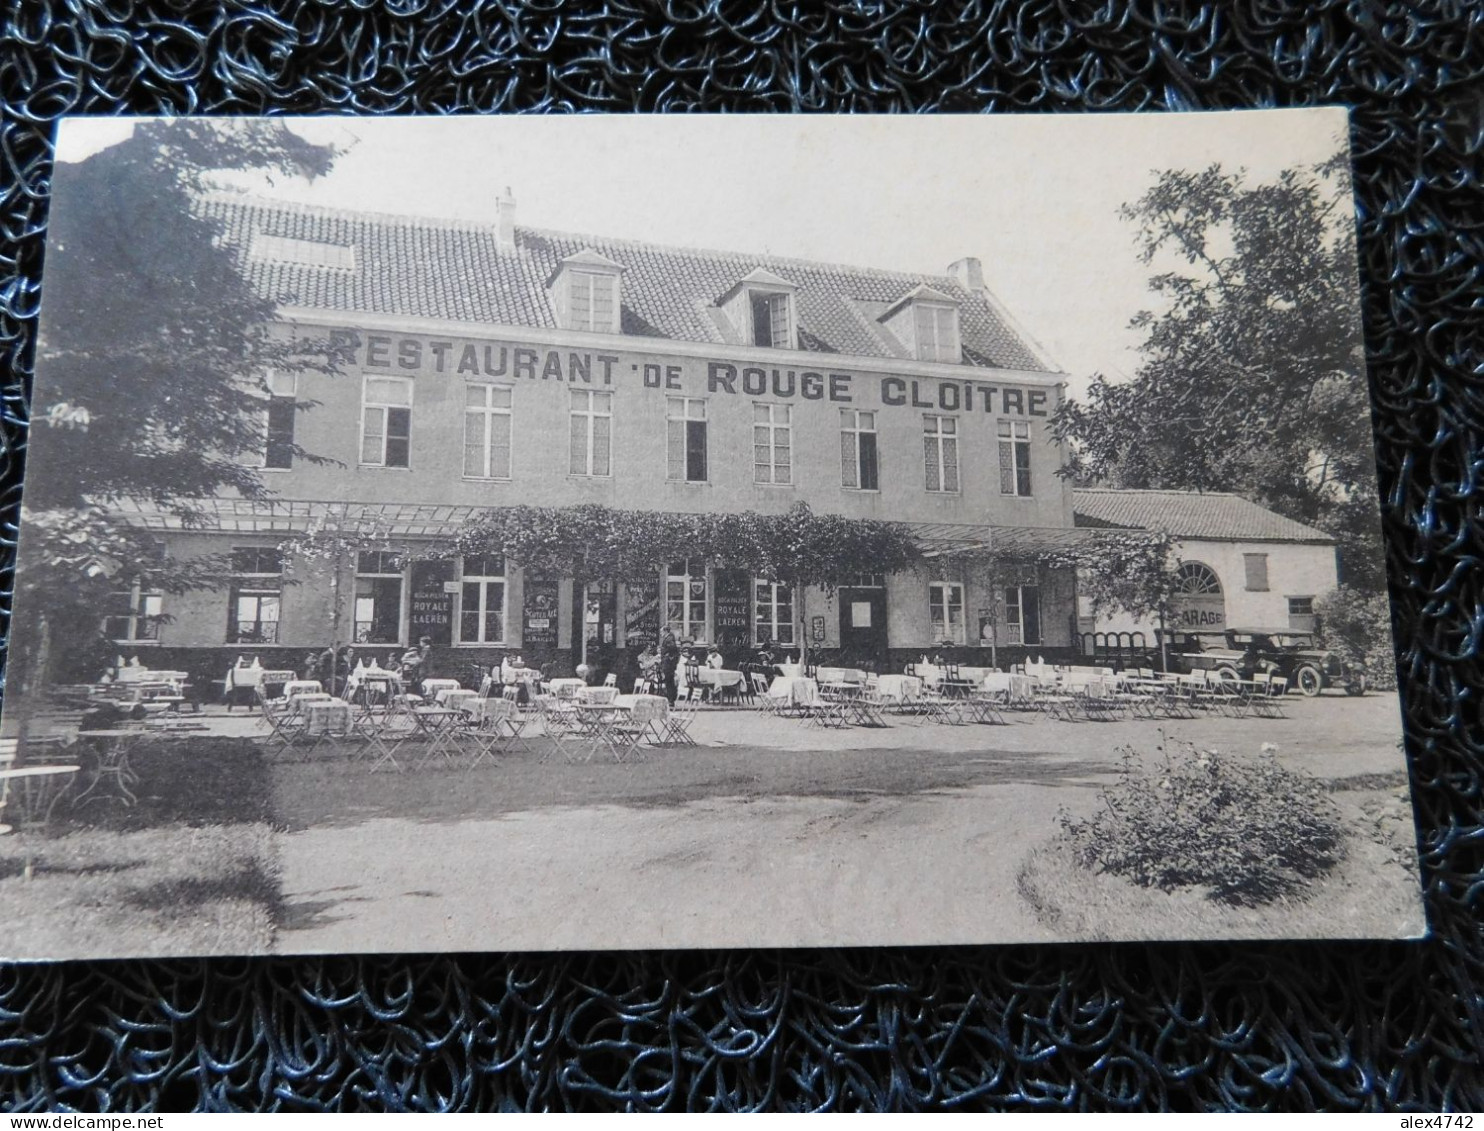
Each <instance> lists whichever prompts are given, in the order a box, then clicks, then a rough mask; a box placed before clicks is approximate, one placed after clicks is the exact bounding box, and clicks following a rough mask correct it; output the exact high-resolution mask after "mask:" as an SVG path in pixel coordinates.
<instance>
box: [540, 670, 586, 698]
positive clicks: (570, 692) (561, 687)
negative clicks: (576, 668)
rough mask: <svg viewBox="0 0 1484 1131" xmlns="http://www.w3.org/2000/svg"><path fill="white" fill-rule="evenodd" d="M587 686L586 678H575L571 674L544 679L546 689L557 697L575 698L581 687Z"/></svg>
mask: <svg viewBox="0 0 1484 1131" xmlns="http://www.w3.org/2000/svg"><path fill="white" fill-rule="evenodd" d="M586 686H587V680H585V679H575V678H573V677H571V676H562V677H561V678H559V679H549V680H547V681H546V690H547V691H549V692H551V693H552V694H553V695H555V696H556V697H557V698H558V699H575V698H577V696H578V694H579V693H580V691H581V689H582V688H584V687H586Z"/></svg>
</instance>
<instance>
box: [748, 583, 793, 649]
mask: <svg viewBox="0 0 1484 1131" xmlns="http://www.w3.org/2000/svg"><path fill="white" fill-rule="evenodd" d="M770 641H771V642H772V643H774V644H792V643H793V642H794V593H793V589H792V588H790V587H789V586H787V585H780V584H778V582H776V581H768V580H767V579H765V578H761V577H757V578H754V579H753V582H752V642H753V643H754V644H757V645H763V644H767V643H769V642H770Z"/></svg>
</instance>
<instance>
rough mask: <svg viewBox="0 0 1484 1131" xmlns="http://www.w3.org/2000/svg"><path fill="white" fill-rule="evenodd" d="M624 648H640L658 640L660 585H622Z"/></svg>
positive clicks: (634, 583)
mask: <svg viewBox="0 0 1484 1131" xmlns="http://www.w3.org/2000/svg"><path fill="white" fill-rule="evenodd" d="M623 624H624V641H625V643H624V646H625V647H626V648H642V647H643V646H644V645H643V644H642V643H640V640H641V638H642V640H643V641H645V642H647V643H650V644H655V643H658V641H659V638H660V583H659V582H658V581H630V582H628V583H627V584H625V585H624V614H623Z"/></svg>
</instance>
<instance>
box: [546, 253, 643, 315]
mask: <svg viewBox="0 0 1484 1131" xmlns="http://www.w3.org/2000/svg"><path fill="white" fill-rule="evenodd" d="M623 272H624V266H623V264H621V263H616V262H614V261H613V260H612V259H609V258H608V257H607V256H605V255H599V254H598V253H597V252H595V251H590V250H583V251H579V252H578V253H577V254H576V255H569V256H567V257H566V258H565V259H563V260H562V261H561V262H560V263H558V264H557V269H556V270H555V271H553V272H552V273H551V277H550V278H549V279H548V280H547V281H546V291H547V294H548V295H549V296H550V298H551V304H552V306H553V308H555V310H556V315H557V322H558V324H559V325H561V326H562V328H563V329H566V330H581V331H584V332H586V333H591V334H617V333H619V332H620V327H621V325H622V321H621V318H620V312H621V310H622V306H623Z"/></svg>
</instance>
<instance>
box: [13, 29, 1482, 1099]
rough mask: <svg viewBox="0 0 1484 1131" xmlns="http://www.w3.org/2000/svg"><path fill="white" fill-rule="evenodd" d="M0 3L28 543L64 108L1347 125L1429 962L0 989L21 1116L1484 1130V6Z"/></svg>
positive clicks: (875, 966)
mask: <svg viewBox="0 0 1484 1131" xmlns="http://www.w3.org/2000/svg"><path fill="white" fill-rule="evenodd" d="M3 4H4V7H3V10H4V12H5V21H6V26H5V31H4V32H3V36H0V99H3V127H0V128H3V134H0V162H3V166H4V172H5V177H4V189H5V198H4V228H3V231H0V260H3V266H0V307H3V309H0V358H3V370H0V377H3V381H4V397H5V401H4V403H5V420H4V436H5V441H6V448H5V450H4V453H3V457H4V460H5V468H4V475H5V480H4V482H5V485H6V489H5V494H4V504H5V513H4V517H5V520H6V521H7V523H8V525H7V527H6V529H7V530H10V531H11V532H13V530H14V525H13V524H14V518H15V514H16V502H17V484H18V482H19V476H20V463H21V461H20V450H21V445H22V444H23V443H24V439H25V434H26V409H25V403H26V402H25V395H24V388H23V383H24V382H25V380H26V378H27V376H28V373H29V365H30V359H31V353H30V335H31V334H32V332H33V330H34V325H35V323H34V316H35V311H36V306H37V301H38V295H39V286H38V271H39V268H40V265H41V257H42V234H43V227H44V224H45V219H46V193H47V180H48V175H49V157H48V136H49V133H50V129H51V123H52V121H53V120H54V119H55V118H56V117H57V116H58V115H59V114H63V113H93V114H108V113H162V112H169V113H260V112H264V111H278V112H292V113H349V112H364V113H388V112H391V113H404V114H405V113H413V112H449V111H475V110H478V111H536V112H565V111H571V110H577V109H582V110H665V111H690V110H732V111H742V110H748V111H791V110H815V111H820V110H860V111H864V110H873V111H933V110H993V111H1011V110H1035V111H1052V110H1061V111H1086V110H1091V109H1098V110H1146V111H1160V110H1171V109H1194V108H1216V107H1255V106H1298V105H1312V104H1317V103H1347V104H1350V105H1351V106H1353V107H1354V117H1353V135H1352V141H1353V145H1354V151H1355V166H1356V184H1357V191H1358V193H1359V217H1360V236H1361V238H1360V252H1361V258H1362V274H1363V282H1364V288H1365V318H1366V344H1367V346H1368V349H1369V352H1370V375H1371V381H1372V383H1373V388H1374V391H1375V395H1376V398H1377V404H1378V406H1379V409H1378V415H1377V421H1378V430H1379V437H1380V467H1381V484H1382V491H1383V505H1384V509H1385V513H1386V530H1387V534H1388V537H1389V540H1390V550H1391V564H1392V568H1393V573H1392V580H1393V585H1394V592H1395V595H1396V598H1397V601H1398V608H1399V611H1400V616H1401V621H1402V624H1403V629H1402V648H1403V652H1404V655H1403V657H1402V663H1403V676H1404V683H1405V691H1404V695H1405V701H1406V709H1407V717H1408V722H1409V728H1410V735H1411V737H1410V742H1409V751H1410V755H1411V765H1412V774H1413V782H1414V788H1415V791H1416V799H1417V807H1418V814H1419V820H1420V826H1421V838H1422V850H1423V863H1424V869H1425V880H1426V884H1427V893H1428V913H1429V917H1430V920H1431V923H1432V927H1433V930H1434V937H1433V938H1432V939H1431V940H1429V941H1427V942H1425V943H1422V944H1410V945H1403V944H1370V945H1263V946H1254V945H1243V946H1216V945H1202V946H1111V947H1053V946H1037V947H1025V948H995V949H954V950H914V951H871V952H793V953H790V952H767V953H743V952H718V953H700V954H688V955H657V954H652V955H570V956H553V957H545V956H503V955H501V956H487V957H433V958H391V959H374V960H348V959H331V960H324V961H314V960H299V961H230V962H228V961H211V962H200V963H180V962H175V963H159V962H119V963H96V964H70V965H63V966H55V967H20V968H18V967H11V968H3V967H0V1109H11V1110H13V1109H15V1108H17V1107H20V1108H44V1107H51V1106H58V1105H69V1106H74V1107H78V1108H84V1109H90V1108H97V1107H112V1108H115V1109H126V1108H140V1107H145V1106H159V1107H162V1108H165V1109H167V1110H170V1109H178V1108H182V1107H188V1106H203V1107H208V1108H233V1107H245V1108H259V1107H275V1106H276V1107H283V1108H289V1109H302V1108H316V1107H341V1108H418V1109H423V1108H442V1107H515V1108H524V1107H530V1108H543V1107H548V1108H614V1107H635V1108H672V1109H674V1108H707V1107H713V1108H742V1107H762V1108H779V1107H784V1108H844V1109H851V1108H915V1107H932V1106H969V1107H1002V1108H1014V1109H1027V1108H1143V1107H1171V1108H1178V1109H1190V1108H1205V1107H1214V1108H1312V1107H1323V1108H1331V1109H1341V1110H1350V1109H1370V1108H1393V1107H1426V1108H1440V1107H1454V1108H1463V1109H1478V1108H1480V1107H1481V1106H1484V1085H1481V1073H1480V1069H1479V1058H1480V1052H1479V1049H1480V1043H1481V1038H1480V1020H1481V998H1480V992H1479V987H1480V985H1481V980H1480V964H1481V959H1484V936H1481V930H1480V928H1481V915H1480V910H1479V907H1478V903H1479V900H1480V896H1481V894H1484V883H1481V874H1480V861H1481V851H1484V825H1481V818H1480V795H1479V791H1480V778H1481V773H1480V755H1481V749H1484V746H1481V744H1484V721H1481V718H1480V714H1479V707H1478V702H1477V699H1478V690H1477V689H1478V688H1479V687H1480V686H1481V681H1480V658H1479V650H1478V649H1479V645H1478V637H1479V633H1480V631H1481V630H1484V621H1481V620H1480V619H1479V618H1478V616H1477V615H1476V609H1475V607H1476V604H1477V602H1478V597H1479V589H1480V579H1479V575H1478V573H1477V571H1476V569H1475V568H1474V567H1475V566H1476V561H1477V555H1478V554H1479V552H1480V549H1481V546H1480V528H1479V514H1478V502H1477V498H1478V489H1477V487H1476V484H1475V476H1476V474H1477V468H1478V466H1479V461H1480V460H1481V458H1484V442H1481V437H1480V433H1479V423H1480V419H1481V411H1484V369H1481V363H1484V298H1481V295H1484V233H1481V224H1484V190H1481V174H1484V164H1481V131H1484V113H1481V89H1484V84H1481V81H1480V75H1481V71H1484V9H1481V8H1480V7H1479V6H1477V5H1475V4H1469V3H1465V2H1464V0H1458V2H1455V3H1430V4H1429V3H1415V4H1401V3H1396V4H1383V3H1364V2H1361V0H1355V2H1352V3H1333V2H1332V3H1303V2H1302V0H1288V2H1280V0H1266V2H1263V0H1247V2H1242V3H1220V4H1217V3H1207V4H1193V3H1192V4H1180V3H1174V2H1156V0H1137V2H1136V3H1133V4H1131V5H1129V6H1128V7H1127V8H1126V7H1125V6H1124V5H1123V4H1115V3H1101V4H1097V5H1094V4H1092V3H1088V2H1077V0H1062V2H1060V3H1054V2H1050V0H1029V2H1026V3H1021V4H1014V3H936V4H935V3H929V2H926V0H919V2H916V3H896V4H888V3H885V2H876V3H871V2H857V3H849V2H847V0H835V2H834V3H830V4H825V3H821V4H812V3H802V2H799V3H783V2H776V0H775V2H774V3H771V4H759V5H753V4H750V3H747V2H745V0H737V2H733V0H709V2H701V0H684V2H672V3H669V4H666V5H648V4H644V5H641V4H638V3H635V2H628V3H625V2H619V0H612V2H609V3H607V4H593V5H578V4H562V3H557V2H554V0H546V2H542V3H535V4H526V5H520V4H517V3H514V2H509V3H504V4H489V5H485V6H484V7H483V8H481V9H480V10H479V11H478V12H477V14H470V12H469V10H470V9H473V8H474V7H475V5H474V4H473V3H466V2H463V0H439V2H423V0H401V2H399V3H394V4H389V5H387V6H386V8H382V7H380V6H379V5H374V4H371V3H365V2H362V3H355V4H346V5H344V6H339V5H332V4H330V3H328V2H325V3H307V2H306V3H299V4H295V3H278V4H259V5H246V4H227V3H223V4H209V3H191V2H189V0H179V2H176V3H168V4H167V3H143V2H134V0H107V2H99V0H91V2H90V0H73V2H71V3H63V2H62V0H3ZM739 171H744V170H740V169H739ZM755 172H756V173H757V175H766V170H763V169H759V170H756V171H755ZM644 913H645V914H656V913H662V909H660V908H654V907H650V908H646V909H645V910H644ZM0 914H4V910H3V908H0Z"/></svg>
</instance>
